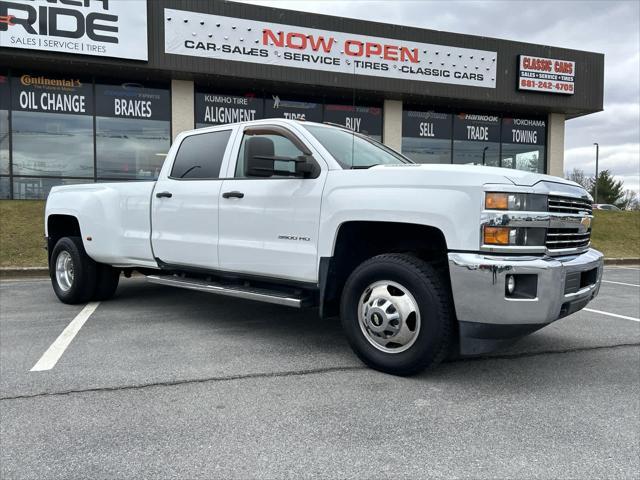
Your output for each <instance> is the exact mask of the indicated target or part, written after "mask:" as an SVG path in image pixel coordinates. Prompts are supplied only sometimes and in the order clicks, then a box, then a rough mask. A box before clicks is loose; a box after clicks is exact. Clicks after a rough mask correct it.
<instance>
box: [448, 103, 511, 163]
mask: <svg viewBox="0 0 640 480" xmlns="http://www.w3.org/2000/svg"><path fill="white" fill-rule="evenodd" d="M453 163H475V164H478V165H488V166H493V167H497V166H499V164H500V117H498V116H497V115H484V114H471V113H460V114H458V115H456V116H455V117H454V118H453Z"/></svg>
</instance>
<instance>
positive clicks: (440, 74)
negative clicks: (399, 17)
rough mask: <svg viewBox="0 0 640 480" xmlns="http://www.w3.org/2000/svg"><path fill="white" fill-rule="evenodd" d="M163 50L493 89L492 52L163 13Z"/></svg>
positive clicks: (168, 12) (183, 12) (222, 17)
mask: <svg viewBox="0 0 640 480" xmlns="http://www.w3.org/2000/svg"><path fill="white" fill-rule="evenodd" d="M164 16H165V18H164V30H165V52H166V53H170V54H176V55H188V56H195V57H204V58H211V59H216V60H232V61H239V62H251V63H260V64H264V65H275V66H282V67H295V68H304V69H311V70H322V71H327V72H338V73H347V74H358V75H370V76H376V77H387V78H398V79H403V80H418V81H427V82H437V83H448V84H454V85H469V86H474V87H485V88H495V86H496V63H497V58H496V57H497V55H496V53H495V52H488V51H484V50H475V49H469V48H459V47H446V46H442V45H432V44H428V43H417V42H410V41H405V40H393V39H388V38H379V37H371V36H368V35H355V34H351V33H344V32H332V31H327V30H318V29H315V28H306V27H300V26H292V25H283V24H277V23H269V22H264V21H258V20H247V19H241V18H234V17H225V16H220V15H207V14H203V13H199V12H187V11H182V10H172V9H165V10H164Z"/></svg>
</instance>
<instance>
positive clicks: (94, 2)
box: [0, 0, 148, 60]
mask: <svg viewBox="0 0 640 480" xmlns="http://www.w3.org/2000/svg"><path fill="white" fill-rule="evenodd" d="M0 47H9V48H26V49H30V50H47V51H52V52H64V53H76V54H81V55H98V56H101V57H115V58H128V59H134V60H147V57H148V52H147V0H126V1H124V0H0Z"/></svg>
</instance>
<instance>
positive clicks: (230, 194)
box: [222, 190, 244, 198]
mask: <svg viewBox="0 0 640 480" xmlns="http://www.w3.org/2000/svg"><path fill="white" fill-rule="evenodd" d="M222 198H244V193H242V192H238V191H235V190H234V191H233V192H224V193H223V194H222Z"/></svg>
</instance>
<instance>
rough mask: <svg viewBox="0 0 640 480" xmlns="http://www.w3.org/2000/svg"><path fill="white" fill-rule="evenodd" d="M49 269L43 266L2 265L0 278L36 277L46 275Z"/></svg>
mask: <svg viewBox="0 0 640 480" xmlns="http://www.w3.org/2000/svg"><path fill="white" fill-rule="evenodd" d="M48 276H49V270H48V269H47V268H45V267H19V268H13V267H2V268H0V279H4V278H36V277H48Z"/></svg>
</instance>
